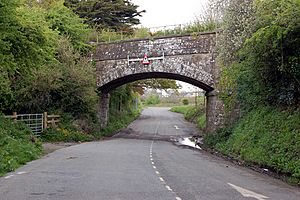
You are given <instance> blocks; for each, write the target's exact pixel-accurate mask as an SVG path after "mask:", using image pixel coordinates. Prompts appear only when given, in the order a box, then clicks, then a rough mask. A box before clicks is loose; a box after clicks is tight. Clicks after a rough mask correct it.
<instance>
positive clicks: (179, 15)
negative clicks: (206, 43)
mask: <svg viewBox="0 0 300 200" xmlns="http://www.w3.org/2000/svg"><path fill="white" fill-rule="evenodd" d="M132 2H133V3H134V4H136V5H138V6H140V7H139V10H146V13H143V16H142V17H141V18H140V20H141V25H142V26H144V27H148V28H151V27H159V26H166V25H177V24H187V23H191V22H193V21H195V20H196V19H197V17H199V16H200V15H201V14H202V13H203V11H204V10H205V7H206V5H207V2H208V0H132ZM178 83H179V84H180V85H181V86H182V90H185V91H195V90H197V88H196V87H193V86H192V85H190V84H187V83H183V82H180V81H178Z"/></svg>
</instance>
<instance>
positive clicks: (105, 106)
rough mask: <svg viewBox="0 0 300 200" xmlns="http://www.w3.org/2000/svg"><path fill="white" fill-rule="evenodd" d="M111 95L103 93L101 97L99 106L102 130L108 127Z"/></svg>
mask: <svg viewBox="0 0 300 200" xmlns="http://www.w3.org/2000/svg"><path fill="white" fill-rule="evenodd" d="M109 97H110V94H109V93H102V94H101V96H100V105H99V120H100V127H101V129H103V128H106V127H107V123H108V112H109Z"/></svg>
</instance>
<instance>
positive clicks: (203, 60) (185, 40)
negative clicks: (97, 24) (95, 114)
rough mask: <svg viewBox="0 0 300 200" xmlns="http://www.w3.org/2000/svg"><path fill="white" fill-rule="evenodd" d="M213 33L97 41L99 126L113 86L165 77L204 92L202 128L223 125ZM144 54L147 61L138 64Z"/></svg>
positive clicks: (106, 117)
mask: <svg viewBox="0 0 300 200" xmlns="http://www.w3.org/2000/svg"><path fill="white" fill-rule="evenodd" d="M216 37H217V33H216V32H209V33H199V34H197V35H184V36H169V37H159V38H154V39H134V40H127V41H120V42H114V43H103V44H99V45H98V46H97V49H96V54H95V56H94V60H95V61H96V66H97V72H96V73H97V87H98V90H99V92H100V93H101V95H100V98H101V100H100V106H99V116H100V123H101V127H105V126H106V125H107V121H108V109H109V93H110V92H111V91H112V90H114V89H116V88H117V87H119V86H121V85H124V84H127V83H130V82H133V81H137V80H142V79H148V78H168V79H175V80H180V81H184V82H187V83H190V84H192V85H195V86H197V87H199V88H201V89H203V90H205V91H206V98H207V101H206V102H207V103H206V119H207V120H206V130H207V132H213V131H214V130H215V129H216V128H218V127H219V126H221V125H222V124H223V103H222V102H221V101H220V100H219V99H218V92H217V90H216V89H215V88H216V85H217V84H218V82H219V72H220V68H219V67H218V66H217V65H216V62H215V55H216V54H215V52H216ZM145 54H147V56H148V59H149V61H150V64H142V62H141V61H142V60H143V57H144V55H145Z"/></svg>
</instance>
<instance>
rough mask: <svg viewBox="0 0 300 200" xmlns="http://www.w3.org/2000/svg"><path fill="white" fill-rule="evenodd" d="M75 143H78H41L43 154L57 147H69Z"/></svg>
mask: <svg viewBox="0 0 300 200" xmlns="http://www.w3.org/2000/svg"><path fill="white" fill-rule="evenodd" d="M76 144H79V143H76V142H56V143H49V142H45V143H43V148H44V154H45V155H46V154H48V153H51V152H53V151H56V150H58V149H62V148H65V147H70V146H73V145H76Z"/></svg>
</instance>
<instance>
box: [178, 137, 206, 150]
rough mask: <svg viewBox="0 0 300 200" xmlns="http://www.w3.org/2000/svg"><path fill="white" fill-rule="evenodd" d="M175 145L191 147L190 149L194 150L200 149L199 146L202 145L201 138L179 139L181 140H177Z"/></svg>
mask: <svg viewBox="0 0 300 200" xmlns="http://www.w3.org/2000/svg"><path fill="white" fill-rule="evenodd" d="M175 144H176V145H183V146H188V147H192V148H195V149H201V147H200V146H199V145H200V144H202V138H195V137H181V138H178V139H177V141H176V143H175Z"/></svg>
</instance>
